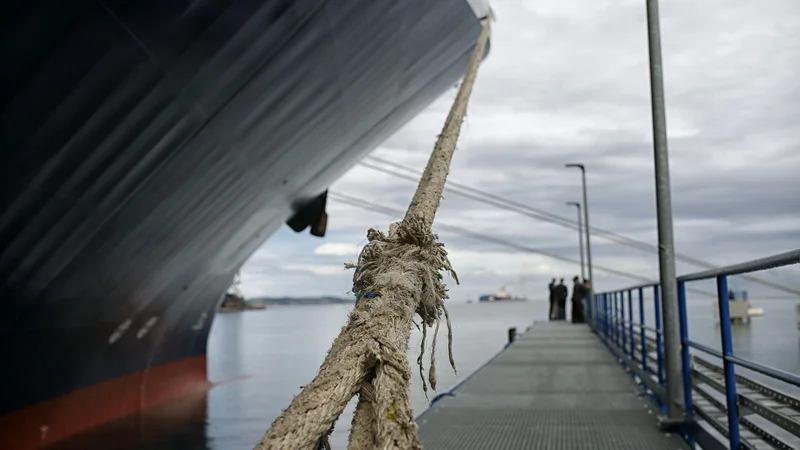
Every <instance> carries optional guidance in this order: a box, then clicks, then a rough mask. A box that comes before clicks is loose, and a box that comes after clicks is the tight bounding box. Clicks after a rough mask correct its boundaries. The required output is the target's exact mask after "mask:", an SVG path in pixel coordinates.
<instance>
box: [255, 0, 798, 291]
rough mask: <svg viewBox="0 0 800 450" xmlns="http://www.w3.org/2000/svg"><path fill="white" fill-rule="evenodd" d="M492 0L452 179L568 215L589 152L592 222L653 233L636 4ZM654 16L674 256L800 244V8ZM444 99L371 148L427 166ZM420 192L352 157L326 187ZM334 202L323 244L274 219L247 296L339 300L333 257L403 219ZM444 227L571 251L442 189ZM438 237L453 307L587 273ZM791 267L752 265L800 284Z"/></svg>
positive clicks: (533, 226)
mask: <svg viewBox="0 0 800 450" xmlns="http://www.w3.org/2000/svg"><path fill="white" fill-rule="evenodd" d="M492 3H493V8H494V10H495V12H496V16H497V21H496V22H495V23H494V27H493V39H492V50H491V53H490V55H489V57H488V58H487V59H486V61H485V63H484V64H483V66H482V67H481V69H480V71H479V73H478V79H477V82H476V85H475V90H474V92H473V97H472V100H471V103H470V105H469V113H468V118H467V120H466V122H465V124H464V127H463V129H462V134H461V139H460V144H459V150H458V152H457V153H456V155H455V158H454V161H453V169H452V171H451V175H450V180H451V181H455V182H457V183H460V184H463V185H467V186H470V187H474V188H477V189H480V190H482V191H487V192H490V193H492V194H495V195H499V196H502V197H506V198H508V199H511V200H514V201H516V202H520V203H524V204H526V205H530V206H532V207H534V208H537V209H539V210H545V211H547V212H550V213H553V214H557V215H559V216H563V217H565V218H568V219H571V220H574V218H575V214H576V211H575V208H574V207H570V206H567V205H565V202H568V201H579V200H580V193H581V190H580V174H579V172H578V171H577V170H575V169H565V168H564V167H563V165H564V163H567V162H582V163H584V164H585V165H586V167H587V172H588V175H587V178H588V186H589V206H590V212H591V224H592V225H593V226H596V227H598V228H601V229H603V230H609V231H613V232H615V233H618V234H620V235H624V236H627V237H630V238H634V239H637V240H641V241H646V242H650V243H655V242H656V220H655V192H654V189H655V188H654V181H653V153H652V134H651V122H650V109H649V108H650V104H649V101H650V97H649V78H648V59H647V45H648V44H647V34H646V23H645V20H646V19H645V8H644V2H643V1H642V0H593V1H585V0H530V1H523V0H494V1H493V2H492ZM661 26H662V45H663V51H664V63H665V83H666V98H667V126H668V129H669V138H670V142H669V152H670V159H671V167H670V168H671V175H672V201H673V212H674V227H675V240H676V247H677V251H678V252H679V253H681V254H684V255H689V256H693V257H696V258H699V259H702V260H704V261H708V262H712V263H714V264H718V265H726V264H732V263H736V262H740V261H745V260H748V259H754V258H758V257H762V256H767V255H771V254H775V253H779V252H783V251H787V250H792V249H797V248H800V196H798V191H800V180H799V179H798V170H799V169H800V2H798V1H797V0H761V1H752V0H664V1H662V2H661ZM454 95H455V90H451V91H449V92H447V93H446V94H445V95H443V97H442V98H440V99H439V100H438V101H436V102H435V103H434V104H432V105H431V106H430V107H429V108H428V109H427V110H426V111H425V112H424V113H423V114H421V115H419V116H418V117H417V118H416V119H415V120H414V121H413V122H411V123H409V124H408V125H407V126H405V127H404V128H403V129H401V130H400V131H399V132H398V133H396V134H395V135H394V136H393V137H392V138H390V139H389V140H388V141H387V142H385V143H384V144H383V145H382V146H381V147H379V148H378V149H376V150H375V151H374V153H373V154H372V155H373V156H376V157H379V158H382V159H385V160H389V161H392V162H394V163H397V164H401V165H403V166H408V167H411V168H414V169H417V170H421V169H422V168H423V166H424V164H425V162H426V160H427V156H428V155H429V154H430V151H431V148H432V146H433V142H434V140H435V138H436V135H437V134H438V133H439V131H440V129H441V126H442V124H443V121H444V118H445V116H446V114H447V111H448V109H449V106H450V103H451V102H452V99H453V97H454ZM365 161H366V160H365ZM370 162H371V163H373V164H376V165H380V163H378V162H376V161H375V160H372V161H370ZM392 170H397V169H392ZM411 175H414V176H416V175H415V174H413V173H412V174H411ZM364 180H369V188H366V187H365V186H364ZM414 188H415V183H412V182H410V181H407V180H404V179H400V178H397V177H394V176H391V175H388V174H386V173H382V172H379V171H375V170H373V169H370V168H367V167H364V166H356V167H354V168H353V169H352V170H351V171H350V172H349V173H348V174H347V175H346V176H345V177H344V178H342V179H341V180H339V181H338V182H337V183H335V184H334V185H333V186H332V187H331V192H335V193H340V194H346V195H349V196H355V197H358V198H361V199H363V200H364V201H367V202H373V203H377V204H380V205H383V206H386V207H389V208H392V209H404V207H405V205H407V203H408V201H409V199H410V198H411V196H412V194H413V192H414ZM328 214H329V221H328V234H327V236H326V237H325V238H324V239H318V238H314V237H312V236H310V235H309V234H308V233H307V232H305V233H302V234H299V235H298V234H295V233H293V232H292V231H291V230H289V229H288V227H284V228H282V229H281V230H280V231H279V232H278V233H277V234H276V235H274V236H273V237H272V238H271V239H270V240H269V241H268V242H267V244H266V245H265V246H264V247H263V248H261V249H260V250H259V251H257V252H256V253H255V254H254V255H253V257H252V258H251V260H250V261H249V262H248V263H247V264H246V265H245V267H244V268H243V269H242V285H241V288H242V291H243V292H244V293H245V295H247V296H255V295H269V296H278V295H298V296H300V295H337V296H344V295H347V293H348V292H349V289H350V285H351V279H352V278H351V277H352V274H351V272H349V271H345V270H344V269H343V263H344V262H346V261H354V260H355V259H356V257H357V254H358V251H359V249H360V248H361V246H363V245H364V243H365V242H366V239H365V232H366V230H367V229H368V228H370V227H376V228H380V229H383V230H386V229H387V227H388V224H389V223H390V222H391V221H394V220H397V219H398V218H399V217H400V216H387V215H383V214H380V213H377V212H373V211H366V210H363V209H359V208H356V207H353V206H351V205H348V204H345V203H342V202H340V201H337V200H335V199H329V202H328ZM437 221H438V222H440V223H442V224H447V225H454V226H458V227H463V228H466V229H469V230H473V231H476V232H480V233H485V234H491V235H494V236H497V237H500V238H502V239H504V240H508V241H511V242H514V243H517V244H519V245H524V246H526V247H528V248H530V249H534V250H542V251H544V252H547V253H551V254H555V255H557V256H561V257H564V258H569V259H573V260H577V259H578V247H577V232H576V231H575V230H574V229H570V228H567V227H562V226H558V225H555V224H552V223H548V222H544V221H541V220H537V219H535V218H531V217H526V216H522V215H519V214H516V213H514V212H510V211H507V210H503V209H500V208H496V207H493V206H489V205H486V204H482V203H479V202H476V201H474V200H471V199H467V198H463V197H459V196H457V195H454V194H452V193H451V194H446V195H445V199H444V201H443V202H442V206H441V209H440V212H439V214H438V216H437ZM437 231H438V232H439V235H440V238H441V239H442V240H443V241H444V242H445V244H446V246H447V248H448V249H449V252H450V255H451V260H452V262H453V265H454V267H455V268H456V271H457V272H458V273H459V276H460V278H461V281H462V284H461V285H460V286H456V285H455V284H454V283H452V282H450V283H449V286H450V290H451V296H452V297H453V301H464V300H466V299H468V298H475V297H477V296H478V295H480V294H482V293H489V292H494V291H496V290H497V289H498V288H499V287H501V286H506V287H507V288H508V289H509V290H510V291H511V292H512V293H513V294H518V295H526V296H528V297H530V298H540V297H543V296H544V295H545V293H546V290H547V289H546V285H547V282H548V280H549V279H550V278H551V277H564V278H571V277H572V276H573V275H575V274H579V273H580V268H579V267H578V265H576V264H573V263H570V262H566V261H562V260H557V259H553V258H550V257H547V256H543V255H540V254H535V253H531V252H529V251H528V252H526V251H521V250H519V249H512V248H508V247H504V246H501V245H498V244H493V243H486V242H480V241H476V240H474V239H470V238H467V237H463V236H460V235H457V234H453V233H452V232H449V231H447V230H443V229H438V230H437ZM592 251H593V259H594V264H595V266H603V267H610V268H614V269H617V270H619V271H623V272H628V273H631V274H633V275H635V276H638V277H644V278H648V279H649V278H656V277H657V276H658V259H657V255H656V254H655V253H651V252H646V251H642V250H638V249H634V248H630V247H627V246H623V245H620V244H617V243H613V242H611V241H608V240H605V239H602V238H601V237H593V240H592ZM677 267H678V272H679V273H688V272H692V271H697V270H699V268H698V267H697V266H693V265H690V264H686V263H683V262H678V265H677ZM798 269H799V267H798V266H795V267H794V268H786V269H780V270H774V271H770V272H765V273H763V274H760V275H759V276H760V277H762V278H763V279H767V280H771V281H774V282H778V283H781V284H783V285H787V286H790V287H792V288H794V289H800V270H798ZM594 278H595V286H596V287H597V288H598V289H609V288H621V287H624V286H626V285H631V284H639V281H636V280H635V279H633V278H626V277H622V276H620V275H618V274H613V273H609V272H604V271H601V270H597V269H595V272H594ZM732 285H733V287H734V288H738V289H748V290H749V292H750V293H751V294H750V295H751V297H753V296H754V293H755V294H757V295H761V296H770V297H785V296H787V295H788V294H786V293H785V292H781V291H779V290H773V289H767V288H764V287H760V286H759V285H754V284H751V283H749V282H747V281H746V280H742V279H738V278H737V279H734V280H733V281H732ZM698 287H699V288H703V289H708V288H709V286H708V285H705V286H704V285H698Z"/></svg>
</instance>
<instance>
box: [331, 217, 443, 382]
mask: <svg viewBox="0 0 800 450" xmlns="http://www.w3.org/2000/svg"><path fill="white" fill-rule="evenodd" d="M390 229H391V232H390V234H389V235H388V236H387V235H386V234H384V233H382V232H380V231H378V230H375V229H370V230H369V231H368V232H367V239H368V240H369V242H368V243H367V245H365V246H364V248H363V249H362V251H361V254H360V255H359V258H358V264H357V265H353V264H349V265H346V266H347V267H350V268H357V270H356V272H355V273H354V274H353V292H354V293H355V294H356V296H357V298H358V305H359V307H358V309H357V311H354V314H358V313H360V311H363V310H365V309H367V308H369V306H368V305H369V302H370V301H371V300H372V299H375V298H378V297H382V296H383V292H384V291H387V292H388V291H392V292H404V293H405V294H406V295H409V296H411V297H412V298H413V299H414V303H415V304H416V305H415V306H416V307H415V310H414V312H415V313H416V314H418V315H419V316H420V319H421V323H422V341H421V345H420V354H419V357H418V358H417V365H418V366H419V371H420V378H421V380H422V390H423V392H424V393H425V395H426V397H427V394H428V386H427V384H426V382H425V376H424V364H423V356H424V354H425V342H426V341H427V328H428V327H435V328H434V335H433V342H432V344H431V356H430V369H429V371H428V382H429V383H430V385H431V388H432V389H434V390H435V389H436V381H437V378H436V338H437V336H438V333H439V324H440V320H441V317H442V315H443V314H444V316H445V318H446V323H447V344H448V345H447V349H448V357H449V360H450V366H451V367H452V368H453V371H454V372H456V373H458V372H457V370H456V366H455V359H454V358H453V332H452V325H451V323H450V314H449V312H448V311H447V308H446V307H445V300H446V299H448V298H449V295H448V293H447V287H446V286H445V284H444V281H443V276H442V272H447V273H449V274H450V275H451V276H452V277H453V279H454V280H455V282H456V284H458V275H457V274H456V272H455V270H453V267H452V265H451V264H450V261H449V259H448V258H447V250H446V249H445V247H444V244H442V243H441V242H440V241H439V240H438V237H437V236H436V235H435V234H433V233H432V232H431V230H430V229H429V227H428V226H427V224H426V222H425V221H424V220H423V219H422V218H420V217H418V216H413V215H412V216H411V217H409V218H407V219H405V220H403V221H401V222H397V223H394V224H392V226H391V227H390Z"/></svg>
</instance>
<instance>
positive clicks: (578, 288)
mask: <svg viewBox="0 0 800 450" xmlns="http://www.w3.org/2000/svg"><path fill="white" fill-rule="evenodd" d="M585 298H586V287H585V281H584V282H583V283H582V282H581V279H580V278H578V276H577V275H576V276H575V277H574V278H572V323H584V322H586V319H585V318H584V314H583V299H585Z"/></svg>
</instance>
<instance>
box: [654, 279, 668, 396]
mask: <svg viewBox="0 0 800 450" xmlns="http://www.w3.org/2000/svg"><path fill="white" fill-rule="evenodd" d="M653 302H654V303H655V306H656V359H657V360H658V383H659V384H661V385H662V386H663V385H664V381H665V380H664V330H663V326H662V324H661V289H659V287H658V285H656V286H654V287H653Z"/></svg>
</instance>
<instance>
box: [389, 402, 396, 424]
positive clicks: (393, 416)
mask: <svg viewBox="0 0 800 450" xmlns="http://www.w3.org/2000/svg"><path fill="white" fill-rule="evenodd" d="M386 420H391V421H392V422H397V400H392V406H391V407H389V411H388V412H387V413H386Z"/></svg>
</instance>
